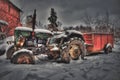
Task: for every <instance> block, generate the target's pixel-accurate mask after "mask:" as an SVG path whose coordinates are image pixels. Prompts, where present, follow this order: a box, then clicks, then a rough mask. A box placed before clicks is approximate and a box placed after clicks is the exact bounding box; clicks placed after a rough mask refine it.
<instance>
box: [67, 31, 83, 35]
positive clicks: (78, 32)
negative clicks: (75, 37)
mask: <svg viewBox="0 0 120 80" xmlns="http://www.w3.org/2000/svg"><path fill="white" fill-rule="evenodd" d="M67 31H68V32H70V33H76V34H80V35H83V33H81V32H80V31H76V30H67Z"/></svg>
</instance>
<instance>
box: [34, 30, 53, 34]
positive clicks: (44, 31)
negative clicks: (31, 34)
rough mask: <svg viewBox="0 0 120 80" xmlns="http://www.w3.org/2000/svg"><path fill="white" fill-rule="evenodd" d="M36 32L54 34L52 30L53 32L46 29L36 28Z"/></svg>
mask: <svg viewBox="0 0 120 80" xmlns="http://www.w3.org/2000/svg"><path fill="white" fill-rule="evenodd" d="M35 32H36V33H39V32H41V33H49V34H52V32H51V31H49V30H46V29H35Z"/></svg>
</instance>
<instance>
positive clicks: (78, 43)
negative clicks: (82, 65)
mask: <svg viewBox="0 0 120 80" xmlns="http://www.w3.org/2000/svg"><path fill="white" fill-rule="evenodd" d="M66 45H67V47H66V49H64V50H66V51H64V50H63V51H62V52H63V54H62V55H67V58H68V60H69V61H70V59H72V60H78V59H79V57H80V55H81V56H82V57H83V50H84V45H83V43H82V40H81V39H79V38H72V39H71V40H70V41H68V42H67V44H66Z"/></svg>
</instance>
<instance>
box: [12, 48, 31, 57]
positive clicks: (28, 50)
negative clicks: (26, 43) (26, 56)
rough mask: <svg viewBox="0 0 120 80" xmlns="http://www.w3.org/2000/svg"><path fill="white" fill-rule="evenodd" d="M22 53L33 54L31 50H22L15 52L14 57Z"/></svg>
mask: <svg viewBox="0 0 120 80" xmlns="http://www.w3.org/2000/svg"><path fill="white" fill-rule="evenodd" d="M20 52H29V53H30V54H33V52H32V51H30V50H27V49H20V50H18V51H16V52H14V53H13V56H14V55H16V54H18V53H20Z"/></svg>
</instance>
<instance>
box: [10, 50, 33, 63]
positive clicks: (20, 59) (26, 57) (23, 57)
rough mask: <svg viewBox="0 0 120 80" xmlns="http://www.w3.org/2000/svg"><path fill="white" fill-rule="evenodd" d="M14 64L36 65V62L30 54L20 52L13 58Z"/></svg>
mask: <svg viewBox="0 0 120 80" xmlns="http://www.w3.org/2000/svg"><path fill="white" fill-rule="evenodd" d="M11 63H14V64H34V63H35V60H34V58H33V56H32V55H31V54H30V53H29V52H19V53H18V54H16V55H14V56H13V57H12V58H11Z"/></svg>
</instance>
